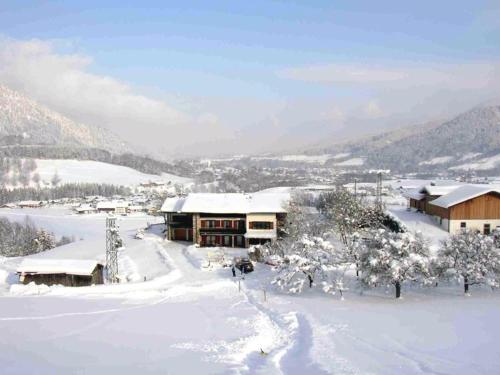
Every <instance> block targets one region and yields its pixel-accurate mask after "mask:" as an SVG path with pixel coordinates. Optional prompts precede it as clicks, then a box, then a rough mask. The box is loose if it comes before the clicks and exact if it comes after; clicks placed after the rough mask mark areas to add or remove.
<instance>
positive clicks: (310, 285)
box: [307, 275, 313, 288]
mask: <svg viewBox="0 0 500 375" xmlns="http://www.w3.org/2000/svg"><path fill="white" fill-rule="evenodd" d="M307 278H308V279H309V288H312V287H313V278H312V277H311V275H307Z"/></svg>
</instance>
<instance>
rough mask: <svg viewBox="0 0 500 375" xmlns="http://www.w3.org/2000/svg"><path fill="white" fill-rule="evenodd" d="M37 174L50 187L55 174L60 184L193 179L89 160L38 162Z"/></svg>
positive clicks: (115, 183)
mask: <svg viewBox="0 0 500 375" xmlns="http://www.w3.org/2000/svg"><path fill="white" fill-rule="evenodd" d="M36 164H37V169H36V170H35V172H37V173H38V174H39V175H40V179H41V181H42V184H44V185H50V183H51V180H52V178H53V176H54V174H56V173H57V175H58V176H59V178H60V179H61V181H60V183H72V182H82V183H86V182H88V183H107V184H114V185H123V186H135V185H139V184H140V183H143V182H149V181H162V182H166V183H168V182H171V183H172V184H175V183H180V184H186V183H190V182H191V179H189V178H184V177H179V176H175V175H172V174H168V173H163V174H162V175H160V176H158V175H153V174H146V173H142V172H139V171H137V170H135V169H132V168H128V167H122V166H119V165H114V164H107V163H101V162H98V161H89V160H46V159H37V160H36Z"/></svg>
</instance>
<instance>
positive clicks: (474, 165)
mask: <svg viewBox="0 0 500 375" xmlns="http://www.w3.org/2000/svg"><path fill="white" fill-rule="evenodd" d="M498 165H500V154H497V155H493V156H490V157H487V158H482V159H479V160H476V161H473V162H470V163H466V164H461V165H457V166H455V167H451V168H450V169H455V170H468V169H471V170H481V171H482V170H488V169H493V168H496V167H497V166H498Z"/></svg>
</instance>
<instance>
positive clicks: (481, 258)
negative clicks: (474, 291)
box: [438, 230, 500, 294]
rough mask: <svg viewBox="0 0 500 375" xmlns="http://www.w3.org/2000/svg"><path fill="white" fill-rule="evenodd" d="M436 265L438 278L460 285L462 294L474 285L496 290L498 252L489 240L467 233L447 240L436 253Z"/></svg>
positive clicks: (482, 236)
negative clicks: (455, 280)
mask: <svg viewBox="0 0 500 375" xmlns="http://www.w3.org/2000/svg"><path fill="white" fill-rule="evenodd" d="M438 264H439V268H440V271H441V275H442V276H444V277H451V278H457V279H459V280H461V281H463V285H464V293H466V294H467V293H468V292H469V286H470V285H474V284H487V285H490V286H492V287H498V286H499V280H500V250H499V249H498V248H495V243H494V238H493V236H485V235H482V234H481V233H479V232H475V231H471V230H464V231H461V232H460V233H458V234H455V235H453V236H451V237H450V239H449V240H447V241H445V242H444V243H443V246H442V248H441V249H440V251H439V254H438Z"/></svg>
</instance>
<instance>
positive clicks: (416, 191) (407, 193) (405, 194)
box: [403, 189, 425, 201]
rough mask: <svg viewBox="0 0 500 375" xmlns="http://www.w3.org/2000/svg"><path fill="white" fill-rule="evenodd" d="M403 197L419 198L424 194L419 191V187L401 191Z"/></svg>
mask: <svg viewBox="0 0 500 375" xmlns="http://www.w3.org/2000/svg"><path fill="white" fill-rule="evenodd" d="M403 197H405V198H411V199H416V200H418V201H419V200H420V199H423V198H424V197H425V194H422V193H421V192H420V189H409V190H406V191H404V192H403Z"/></svg>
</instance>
